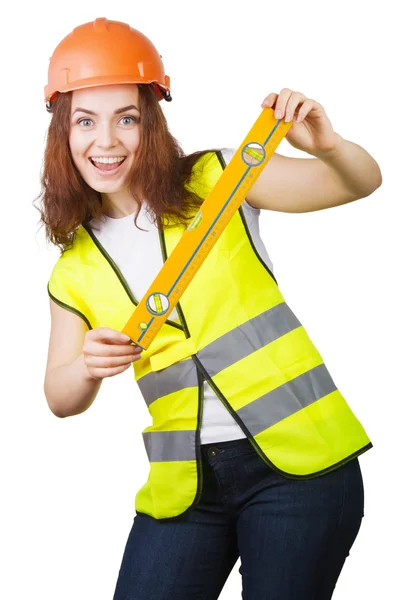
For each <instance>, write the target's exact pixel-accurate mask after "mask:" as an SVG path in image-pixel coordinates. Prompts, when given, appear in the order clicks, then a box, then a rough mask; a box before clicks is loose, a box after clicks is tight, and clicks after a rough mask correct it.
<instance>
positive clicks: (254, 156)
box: [242, 142, 265, 167]
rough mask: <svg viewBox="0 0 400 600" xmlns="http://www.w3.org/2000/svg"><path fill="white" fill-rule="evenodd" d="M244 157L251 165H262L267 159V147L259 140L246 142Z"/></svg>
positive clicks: (243, 151) (247, 163)
mask: <svg viewBox="0 0 400 600" xmlns="http://www.w3.org/2000/svg"><path fill="white" fill-rule="evenodd" d="M242 158H243V160H244V162H245V163H246V165H249V167H256V166H258V165H260V164H261V163H262V162H263V160H264V159H265V149H264V146H261V144H259V143H258V142H251V143H250V144H246V146H245V147H244V148H243V150H242Z"/></svg>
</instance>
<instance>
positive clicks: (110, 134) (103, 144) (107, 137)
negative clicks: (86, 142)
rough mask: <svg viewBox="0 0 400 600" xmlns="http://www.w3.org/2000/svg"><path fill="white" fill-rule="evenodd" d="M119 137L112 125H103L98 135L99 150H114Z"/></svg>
mask: <svg viewBox="0 0 400 600" xmlns="http://www.w3.org/2000/svg"><path fill="white" fill-rule="evenodd" d="M117 143H118V142H117V136H116V133H115V130H114V126H113V125H112V124H110V123H103V124H102V125H101V126H100V127H99V129H98V133H97V145H98V147H99V148H112V147H113V146H115V145H116V144H117Z"/></svg>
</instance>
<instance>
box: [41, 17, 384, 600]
mask: <svg viewBox="0 0 400 600" xmlns="http://www.w3.org/2000/svg"><path fill="white" fill-rule="evenodd" d="M160 58H161V57H160V56H159V54H158V53H157V51H156V49H155V47H154V46H153V44H152V43H151V42H150V41H149V40H148V39H147V38H146V37H145V36H143V34H141V33H140V32H138V31H136V30H134V29H131V28H130V27H129V26H128V25H126V24H124V23H119V22H116V21H107V20H106V19H96V20H95V21H94V22H93V23H87V24H84V25H81V26H80V27H77V28H76V29H74V31H73V32H72V33H71V34H70V35H69V36H67V37H66V38H65V39H64V40H62V42H61V43H60V44H59V45H58V46H57V48H56V50H55V52H54V53H53V56H52V57H51V59H50V66H49V81H48V85H47V86H46V88H45V99H46V101H47V108H48V110H49V111H50V112H51V113H52V120H51V123H50V127H49V132H48V139H47V146H46V151H45V163H44V172H43V174H42V185H43V192H42V202H43V209H42V221H43V223H44V224H45V226H46V235H47V237H48V239H49V240H50V241H51V242H52V243H54V244H56V245H58V246H59V247H60V248H61V250H62V255H61V257H60V258H59V260H58V261H57V264H56V265H55V267H54V269H53V272H52V274H51V277H50V281H49V286H48V290H49V295H50V309H51V335H50V343H49V354H48V364H47V369H46V377H45V394H46V398H47V401H48V404H49V407H50V409H51V410H52V411H53V413H54V414H55V415H57V416H59V417H66V416H71V415H76V414H79V413H81V412H83V411H85V410H87V409H88V408H89V406H90V405H91V404H92V402H93V401H94V399H95V397H96V395H97V393H98V391H99V388H100V385H101V382H102V381H103V379H104V378H105V377H112V376H114V375H117V374H118V373H121V372H123V371H125V370H126V369H127V368H129V367H130V365H131V363H133V365H134V370H135V376H136V379H137V381H138V385H139V388H140V390H141V392H142V394H143V397H144V400H145V401H146V403H147V405H148V408H149V411H150V414H151V415H152V418H153V425H152V426H151V427H148V428H147V429H146V430H145V431H144V432H143V438H144V443H145V446H146V451H147V453H148V457H149V461H150V474H149V478H148V481H147V483H146V484H145V485H144V486H143V487H142V488H141V489H140V490H139V492H138V493H137V496H136V503H135V508H136V515H135V518H134V522H133V525H132V529H131V531H130V533H129V537H128V540H127V544H126V547H125V551H124V555H123V560H122V564H121V568H120V571H119V577H118V581H117V585H116V590H115V595H114V600H122V599H125V600H127V599H128V598H129V599H135V600H141V599H146V600H148V599H149V598H155V599H158V600H167V599H172V598H173V599H174V600H180V599H182V600H183V599H185V600H187V599H188V598H190V599H196V598H198V599H200V598H201V599H202V600H204V599H207V600H212V599H216V598H218V596H219V594H220V592H221V589H222V587H223V585H224V583H225V581H226V579H227V577H228V575H229V573H230V571H231V570H232V568H233V566H234V564H235V563H236V561H237V559H238V557H239V556H240V559H241V566H240V569H239V571H240V573H241V575H242V580H243V598H245V599H247V600H251V599H256V598H257V600H259V599H260V598H268V599H279V600H289V599H290V600H293V598H296V600H303V599H304V600H305V599H307V600H312V599H315V600H317V599H318V600H325V599H328V598H331V597H332V593H333V590H334V587H335V583H336V581H337V579H338V577H339V574H340V571H341V569H342V566H343V564H344V561H345V558H346V556H347V555H348V553H349V551H350V548H351V546H352V544H353V542H354V539H355V537H356V535H357V533H358V530H359V527H360V523H361V520H362V516H363V484H362V476H361V472H360V467H359V463H358V459H357V457H358V456H359V455H360V454H362V453H363V452H365V451H366V450H367V449H368V448H370V447H371V443H370V441H369V439H368V436H367V435H366V433H365V431H364V429H363V427H362V426H361V424H360V423H359V422H358V420H357V418H356V417H355V416H354V415H353V413H352V412H351V410H350V408H349V406H348V405H347V403H346V401H345V399H344V398H343V396H342V395H341V394H340V392H339V390H338V389H337V388H336V386H335V384H334V382H333V380H332V378H331V376H330V374H329V372H328V370H327V368H326V366H325V364H324V362H323V359H322V357H321V355H320V354H319V353H318V351H317V349H316V348H315V346H314V345H313V343H312V342H311V340H310V338H309V337H308V336H307V333H306V332H305V330H304V328H303V327H302V325H301V323H299V321H298V320H297V318H296V317H295V315H294V314H293V312H292V311H291V310H290V308H289V307H288V305H287V304H286V303H285V301H284V299H283V297H282V295H281V293H280V291H279V288H278V285H277V283H276V280H275V277H274V275H273V272H272V265H271V264H270V261H269V257H268V254H267V252H266V249H265V247H264V244H263V242H262V241H261V239H260V238H259V234H258V223H257V219H258V215H259V213H260V209H262V208H263V209H269V210H280V211H286V212H305V211H311V210H320V209H322V208H327V207H329V206H335V205H338V204H343V203H346V202H350V201H352V200H355V199H357V198H361V197H365V196H367V195H369V194H371V193H372V192H373V191H374V190H375V189H376V188H377V187H379V185H380V184H381V175H380V170H379V167H378V166H377V164H376V162H375V161H374V160H373V159H372V158H371V156H370V155H369V154H368V153H367V152H366V151H365V150H363V149H362V148H360V147H359V146H357V145H356V144H353V143H351V142H348V141H346V140H344V139H343V138H341V136H340V135H338V134H337V133H335V132H334V130H333V129H332V125H331V123H330V121H329V119H328V117H327V116H326V114H325V111H324V109H323V107H322V106H321V105H320V104H319V103H318V102H316V101H314V100H311V99H308V98H306V97H305V96H304V95H303V94H301V93H298V92H292V91H291V90H290V89H284V90H282V92H281V93H280V94H279V95H278V94H275V93H271V94H269V95H268V96H267V97H266V98H265V100H264V101H263V104H262V106H264V107H266V106H269V107H272V108H273V109H274V110H275V115H276V117H277V118H279V119H285V120H294V124H293V126H292V128H291V129H290V131H289V133H288V135H287V140H288V141H289V143H291V144H292V145H293V146H294V147H296V148H298V149H300V150H303V151H305V152H307V153H308V154H310V155H312V156H314V157H315V160H311V161H303V160H299V159H293V158H287V157H283V156H280V155H278V154H276V153H275V155H274V156H273V157H272V158H271V160H270V162H269V166H268V168H267V169H265V170H264V171H263V172H262V173H261V175H260V177H259V179H258V180H257V182H256V183H255V185H254V186H253V188H252V189H251V191H250V193H249V194H248V197H247V199H246V201H245V202H243V203H242V206H241V208H240V209H239V211H237V213H236V214H235V215H234V216H233V218H232V220H231V221H230V223H229V224H228V226H227V227H226V229H225V231H224V233H223V234H222V235H221V238H220V239H219V240H218V242H217V244H216V245H215V247H214V248H213V250H212V251H211V252H210V254H209V256H208V257H207V259H206V261H205V262H204V264H203V265H202V267H201V269H200V270H199V271H198V272H197V274H196V276H195V277H194V279H193V281H192V282H191V284H190V286H189V287H188V288H187V290H186V291H185V293H184V295H183V296H182V298H181V301H180V303H179V304H178V305H177V306H176V309H174V311H173V312H172V313H171V315H170V316H169V319H168V320H167V322H166V323H165V324H164V325H163V327H162V328H161V330H160V331H159V333H158V334H157V336H156V338H155V340H154V341H153V342H152V344H151V346H150V348H149V349H148V350H146V351H143V352H142V351H141V349H140V348H137V347H132V343H131V340H130V339H129V338H128V337H127V336H126V335H123V334H122V333H121V330H122V329H123V327H124V325H125V323H126V322H127V320H128V318H129V317H130V316H131V314H132V312H133V310H134V306H135V305H136V304H137V303H138V301H139V300H140V299H141V298H142V297H143V295H144V294H145V293H146V291H147V290H148V288H149V286H150V284H151V283H152V281H153V280H154V278H155V276H156V275H157V273H158V271H159V270H160V268H161V267H162V264H163V260H164V261H165V260H166V258H167V257H168V256H169V254H170V253H171V251H172V250H173V248H174V247H175V245H176V243H177V242H178V240H179V239H180V237H181V235H182V234H183V232H184V231H185V228H186V227H187V225H188V224H189V223H190V221H191V219H192V218H193V216H194V215H195V214H196V212H197V210H198V207H199V206H200V204H201V202H202V201H203V200H204V198H205V197H206V196H207V195H208V193H209V192H210V190H211V189H212V187H213V185H214V184H215V182H216V181H217V180H218V178H219V177H220V175H221V173H222V171H223V168H224V166H225V165H226V162H227V161H228V160H229V159H230V157H231V156H232V153H233V151H232V150H224V151H220V150H208V151H204V152H198V153H195V154H192V155H190V156H185V155H184V153H183V151H182V150H181V148H180V147H179V144H178V143H177V142H176V140H175V139H174V138H173V137H172V136H171V134H170V133H169V131H168V127H167V124H166V121H165V118H164V116H163V113H162V111H161V109H160V106H159V102H160V101H162V99H165V100H168V101H170V100H171V96H170V90H169V78H168V77H167V76H166V75H165V73H164V68H163V64H162V62H161V60H160Z"/></svg>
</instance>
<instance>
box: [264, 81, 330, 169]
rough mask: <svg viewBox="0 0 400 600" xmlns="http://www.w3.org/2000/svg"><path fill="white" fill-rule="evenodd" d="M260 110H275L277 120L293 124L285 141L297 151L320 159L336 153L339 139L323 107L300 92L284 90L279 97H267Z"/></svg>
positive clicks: (273, 95) (272, 95) (269, 95)
mask: <svg viewBox="0 0 400 600" xmlns="http://www.w3.org/2000/svg"><path fill="white" fill-rule="evenodd" d="M261 106H262V107H263V108H264V107H270V108H275V117H276V118H277V119H282V120H285V121H292V120H293V125H292V127H291V128H290V130H289V131H288V133H287V134H286V136H285V137H286V139H287V141H288V142H289V144H291V145H292V146H293V147H294V148H297V149H298V150H302V151H303V152H307V153H308V154H311V155H313V156H316V157H318V156H321V155H323V154H325V153H329V152H331V151H332V150H334V149H335V147H336V145H337V143H338V139H340V136H338V134H337V133H335V131H334V130H333V127H332V124H331V122H330V120H329V119H328V117H327V115H326V113H325V110H324V107H323V106H322V105H321V104H319V103H318V102H316V101H315V100H311V99H310V98H306V96H304V94H302V93H300V92H292V90H289V89H288V88H284V89H283V90H282V91H281V93H280V94H279V95H278V94H274V93H271V94H268V96H267V97H266V98H265V99H264V101H263V103H262V105H261ZM297 119H300V120H299V122H297Z"/></svg>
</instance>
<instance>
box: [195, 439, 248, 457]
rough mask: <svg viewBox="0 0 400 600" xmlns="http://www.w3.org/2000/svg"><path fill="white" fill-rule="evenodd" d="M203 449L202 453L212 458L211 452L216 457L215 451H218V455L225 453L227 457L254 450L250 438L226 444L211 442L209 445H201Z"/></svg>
mask: <svg viewBox="0 0 400 600" xmlns="http://www.w3.org/2000/svg"><path fill="white" fill-rule="evenodd" d="M201 449H202V452H203V453H206V454H207V455H208V456H210V452H211V454H212V455H214V452H213V451H214V450H216V451H217V454H218V453H219V452H223V453H224V456H225V457H226V456H228V455H230V454H232V455H234V454H238V453H241V452H246V451H249V450H254V448H253V446H252V445H251V442H250V441H249V439H248V438H239V439H237V440H228V441H226V442H211V443H209V444H201ZM254 451H255V450H254Z"/></svg>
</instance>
